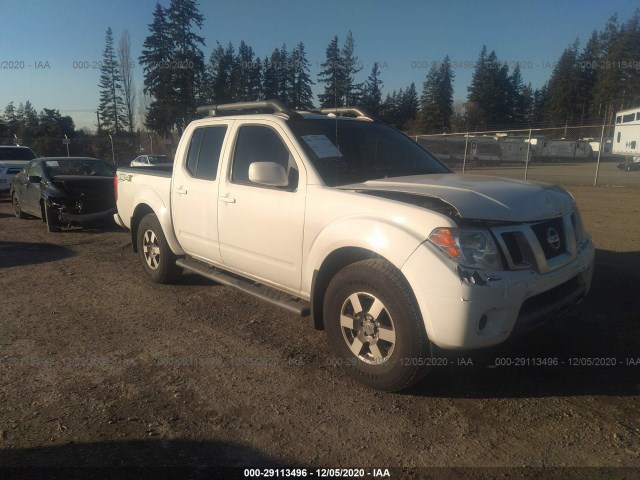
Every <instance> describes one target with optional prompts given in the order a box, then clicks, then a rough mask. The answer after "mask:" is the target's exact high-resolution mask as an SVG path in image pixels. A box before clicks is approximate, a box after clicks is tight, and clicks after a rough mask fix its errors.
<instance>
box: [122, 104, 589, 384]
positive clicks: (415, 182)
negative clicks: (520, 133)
mask: <svg viewBox="0 0 640 480" xmlns="http://www.w3.org/2000/svg"><path fill="white" fill-rule="evenodd" d="M207 110H211V111H212V112H214V113H215V114H214V115H211V116H209V117H207V118H204V119H201V120H196V121H194V122H192V123H191V124H190V125H189V126H188V127H187V128H186V129H185V131H184V133H183V135H182V138H181V140H180V143H179V145H178V149H177V152H176V162H175V165H174V168H173V172H169V171H162V170H160V169H157V170H152V169H148V170H146V171H143V170H145V169H134V168H120V169H118V171H117V182H116V188H117V195H116V198H117V208H118V214H117V215H116V217H115V220H116V222H117V223H118V224H119V225H121V226H123V227H125V228H128V229H130V230H131V238H132V243H133V248H134V250H135V251H137V252H138V254H139V256H140V259H141V262H142V265H143V267H144V268H145V270H146V271H147V273H148V274H149V275H150V276H151V279H152V280H153V281H155V282H159V283H165V282H170V281H172V280H174V279H175V278H176V275H177V274H178V273H179V272H180V270H181V269H185V270H188V271H191V272H194V273H197V274H199V275H202V276H205V277H207V278H210V279H213V280H214V281H216V282H218V283H222V284H225V285H229V286H231V287H234V288H237V289H240V290H242V291H244V292H246V293H249V294H252V295H254V296H256V297H259V298H261V299H263V300H266V301H268V302H271V303H273V304H276V305H279V306H281V307H284V308H286V309H287V310H289V311H292V312H296V313H298V314H300V315H303V316H304V315H311V317H312V319H313V322H312V323H313V325H314V326H315V327H316V328H317V329H320V330H326V332H327V336H328V338H329V343H330V345H331V347H332V348H333V351H334V354H335V357H336V358H335V359H334V360H335V362H336V364H337V365H342V366H343V367H345V368H346V369H347V370H348V372H349V373H350V374H351V375H352V376H353V377H355V378H356V379H358V380H359V381H361V382H362V383H364V384H366V385H369V386H371V387H374V388H378V389H381V390H399V389H402V388H405V387H407V386H409V385H411V384H413V383H415V382H417V381H418V380H420V379H421V378H422V376H423V374H424V373H425V372H426V371H427V370H428V368H429V367H430V366H432V365H435V364H436V363H435V362H434V359H433V358H432V357H431V355H432V353H431V352H432V349H431V346H432V344H433V345H437V346H438V347H441V348H443V349H450V350H467V349H476V348H484V347H490V346H492V345H497V344H499V343H501V342H504V341H505V340H506V339H507V338H508V337H509V336H510V335H512V333H514V332H516V331H522V332H526V331H527V330H528V329H530V328H533V327H535V326H537V325H539V324H541V323H543V322H544V320H546V319H548V318H552V317H553V316H557V315H559V314H561V313H563V312H564V311H566V310H567V309H568V308H570V307H571V306H573V305H575V304H576V303H578V302H580V301H581V300H582V299H583V298H584V297H585V295H586V294H587V292H588V290H589V288H590V285H591V278H592V273H593V260H594V246H593V243H592V242H591V239H590V237H589V235H587V233H585V231H584V230H583V227H582V223H581V220H580V214H579V212H578V209H577V206H576V203H575V201H574V199H573V197H572V196H571V195H570V194H569V193H568V192H567V191H566V190H564V189H563V188H561V187H558V186H554V185H550V184H545V183H535V182H526V181H520V180H512V179H505V178H498V177H490V176H484V175H458V174H455V173H452V172H451V171H450V170H449V169H448V168H447V167H446V166H445V165H443V164H442V163H440V161H438V160H437V159H436V158H435V157H434V156H433V155H431V154H430V153H429V152H428V151H426V150H424V149H423V148H422V147H421V146H419V145H418V144H417V143H416V142H414V141H413V140H411V139H410V138H409V137H407V136H406V135H404V134H402V133H401V132H399V131H398V130H395V129H393V128H391V127H389V126H387V125H384V124H382V123H381V122H378V121H374V120H373V119H371V118H369V117H367V116H366V115H365V114H364V113H363V112H362V111H361V110H358V109H354V108H346V109H339V110H338V111H337V112H336V109H332V110H330V111H327V112H325V111H323V112H324V113H325V114H322V113H317V112H314V113H310V112H296V111H291V110H289V109H287V108H286V107H284V106H283V105H282V104H281V103H279V102H275V101H266V102H249V103H244V104H229V105H222V106H221V105H219V106H217V107H213V106H212V107H207ZM265 110H271V111H272V113H256V111H265ZM329 112H331V113H334V112H336V113H338V114H339V113H343V114H344V115H348V114H353V115H355V116H356V118H346V117H339V116H336V115H333V116H332V115H330V114H329ZM150 308H152V307H150ZM239 308H241V307H240V306H239ZM211 309H212V311H215V309H216V306H215V305H212V306H211ZM150 314H151V312H150ZM287 322H289V320H283V321H282V322H281V323H280V324H273V325H270V326H266V325H265V327H264V328H275V329H286V328H287ZM282 334H283V335H286V334H287V333H286V332H282Z"/></svg>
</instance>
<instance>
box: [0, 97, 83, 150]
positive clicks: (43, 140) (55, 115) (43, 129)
mask: <svg viewBox="0 0 640 480" xmlns="http://www.w3.org/2000/svg"><path fill="white" fill-rule="evenodd" d="M65 135H66V136H67V137H68V138H74V137H76V135H77V133H76V130H75V125H74V123H73V119H72V118H71V117H69V116H67V115H61V114H60V111H59V110H56V109H52V108H43V109H42V110H41V111H40V112H39V113H38V112H37V111H36V109H35V108H34V107H33V105H32V104H31V102H30V101H28V100H27V101H26V102H25V103H20V104H19V105H18V106H17V107H16V106H15V105H14V102H9V103H8V104H7V106H6V107H5V109H4V112H3V114H2V115H1V116H0V139H7V140H8V141H9V142H12V143H19V144H21V145H28V146H30V147H31V148H32V149H33V150H34V151H36V152H47V154H51V155H53V154H56V155H66V147H65V146H64V145H63V143H62V139H63V138H65Z"/></svg>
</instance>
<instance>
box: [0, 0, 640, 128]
mask: <svg viewBox="0 0 640 480" xmlns="http://www.w3.org/2000/svg"><path fill="white" fill-rule="evenodd" d="M155 4H156V0H110V1H108V2H105V1H98V0H57V1H55V2H53V1H48V0H0V11H2V12H3V14H2V16H1V17H0V109H4V107H5V106H6V105H7V104H8V103H9V102H10V101H13V102H14V104H15V105H16V106H18V105H19V104H20V103H21V102H23V103H24V102H26V101H27V100H29V101H30V102H31V103H32V105H33V106H34V107H35V108H36V109H37V110H38V111H40V110H41V109H43V108H53V109H59V110H60V113H62V114H63V115H70V116H71V117H73V119H74V121H75V123H76V127H77V128H81V127H84V128H88V129H91V130H93V129H95V124H96V114H95V111H96V109H97V106H98V101H99V90H98V80H99V75H100V72H99V68H98V67H97V65H98V62H99V61H100V60H101V59H102V52H103V50H104V46H105V33H106V30H107V28H108V27H111V29H112V30H113V32H114V38H115V41H116V44H117V41H118V39H119V37H120V35H121V33H122V31H123V30H124V29H127V30H128V31H129V33H130V35H131V55H132V57H133V58H134V59H137V58H138V56H139V55H140V52H141V50H142V45H143V43H144V40H145V38H146V37H147V36H148V34H149V29H148V25H149V24H150V23H151V21H152V14H153V10H154V7H155ZM160 4H161V5H163V6H165V7H166V6H167V5H168V4H169V0H160ZM639 6H640V2H638V0H635V1H630V0H609V1H606V2H603V1H601V0H565V1H562V0H553V1H550V0H536V1H534V2H531V1H527V2H525V1H520V0H510V1H508V0H485V1H474V0H448V1H447V0H436V1H418V0H395V1H379V0H342V1H339V0H322V1H320V0H273V1H268V0H235V1H231V0H226V1H224V0H199V7H200V12H201V13H202V14H203V16H204V25H203V29H202V30H201V31H200V32H199V34H200V35H202V36H203V37H204V38H205V42H206V46H205V47H203V52H204V54H205V58H206V59H208V58H209V55H210V54H211V51H212V50H213V49H214V48H215V46H216V42H217V41H218V42H220V43H222V44H223V45H226V44H227V43H228V42H232V43H233V45H234V46H235V48H236V49H237V47H238V45H239V44H240V41H241V40H244V41H245V42H246V43H247V44H248V45H250V46H251V47H252V48H253V49H254V51H255V52H256V54H257V55H258V56H259V57H260V58H264V57H265V56H266V55H270V54H271V52H272V51H273V49H274V48H276V47H280V46H281V45H282V44H286V45H287V47H288V49H289V51H290V50H291V49H292V48H293V47H294V46H295V45H296V44H297V43H299V42H303V43H304V44H305V49H306V51H307V58H308V60H309V61H310V63H311V74H312V78H313V79H314V80H316V74H317V72H318V71H320V64H321V63H322V61H323V60H324V58H325V50H326V47H327V45H328V43H329V42H330V41H331V39H332V38H333V36H334V35H337V36H338V38H339V41H340V44H342V43H343V41H344V39H345V37H346V35H347V33H348V32H349V31H351V32H352V33H353V36H354V39H355V42H356V55H357V56H358V58H359V60H360V65H361V66H362V67H363V68H362V71H361V72H359V74H358V78H357V80H358V81H365V80H366V78H367V76H368V75H369V73H370V72H371V68H372V67H373V64H374V63H375V62H378V64H379V65H380V70H381V75H380V79H381V80H382V81H383V84H384V85H383V94H384V95H386V94H387V93H391V92H392V91H393V90H398V89H400V88H406V87H407V86H408V85H409V84H410V83H411V82H415V84H416V88H417V90H418V93H420V92H421V91H422V84H423V82H424V80H425V77H426V75H427V72H428V70H429V68H430V67H431V62H434V61H435V62H438V61H441V60H442V59H443V58H444V56H445V55H449V57H450V59H451V61H452V63H453V67H454V73H455V81H454V100H455V101H456V102H463V101H464V100H465V99H466V96H467V86H468V85H469V82H470V80H471V76H472V74H473V62H474V61H475V60H476V59H477V58H478V55H479V53H480V50H481V48H482V46H483V45H486V46H487V49H488V51H491V50H495V52H496V54H497V56H498V59H499V60H501V61H506V62H507V63H508V64H509V65H511V66H512V67H513V66H515V64H516V62H519V63H520V68H521V71H522V75H523V79H524V81H525V83H531V85H532V86H533V88H538V87H541V86H542V85H543V84H544V83H545V81H546V80H547V79H548V78H549V75H550V74H551V71H552V69H553V66H554V62H556V61H557V60H558V58H559V57H560V55H561V53H562V51H563V50H564V49H565V48H566V47H567V46H568V45H569V44H570V43H572V42H573V41H574V40H575V39H576V38H578V39H579V40H580V41H581V46H583V45H584V43H585V42H586V41H587V39H588V38H589V36H590V35H591V33H592V32H593V31H594V30H602V29H603V28H604V26H605V23H606V21H607V20H608V19H609V17H610V16H611V15H613V14H615V13H617V14H618V17H619V19H620V21H621V22H624V21H625V20H627V19H628V18H629V17H630V16H631V15H632V13H633V11H634V10H635V9H636V8H638V7H639ZM134 75H135V77H134V82H135V86H136V89H137V90H141V88H142V82H143V79H142V67H140V66H139V65H136V67H135V68H134ZM321 88H322V86H321V85H318V84H316V85H315V86H314V92H315V93H316V94H317V93H319V92H320V91H321ZM138 96H139V97H141V94H140V93H139V94H138Z"/></svg>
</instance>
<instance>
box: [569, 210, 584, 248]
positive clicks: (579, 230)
mask: <svg viewBox="0 0 640 480" xmlns="http://www.w3.org/2000/svg"><path fill="white" fill-rule="evenodd" d="M571 223H572V224H573V233H574V235H575V237H576V243H582V239H583V238H584V226H583V225H582V217H581V216H580V212H579V211H578V209H577V208H574V210H573V213H572V214H571Z"/></svg>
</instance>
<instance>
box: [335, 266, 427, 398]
mask: <svg viewBox="0 0 640 480" xmlns="http://www.w3.org/2000/svg"><path fill="white" fill-rule="evenodd" d="M324 325H325V329H326V331H327V337H328V339H329V343H330V345H331V348H332V349H333V352H334V354H335V356H336V359H335V360H336V363H337V364H338V365H342V366H343V367H345V368H346V370H347V372H348V373H349V375H351V376H352V377H353V378H355V379H356V380H358V381H359V382H361V383H363V384H365V385H367V386H368V387H371V388H375V389H377V390H383V391H398V390H402V389H405V388H407V387H409V386H411V385H414V384H415V383H417V382H419V381H420V380H422V378H423V377H424V375H425V374H426V373H427V368H426V367H427V365H428V362H427V361H425V359H426V358H427V357H429V356H430V351H431V343H430V342H429V340H428V338H427V335H426V333H425V331H424V325H423V323H422V317H421V315H420V313H419V310H418V307H417V305H416V301H415V299H414V295H413V293H412V291H411V289H410V288H409V286H408V284H407V282H406V281H405V280H404V278H403V277H402V276H401V274H400V272H399V271H398V270H397V269H396V268H395V267H393V265H391V264H390V263H389V262H387V261H385V260H381V259H375V260H363V261H360V262H356V263H353V264H351V265H349V266H347V267H345V268H343V269H342V270H340V271H339V272H338V273H337V274H336V276H335V277H334V278H333V279H332V280H331V282H330V283H329V286H328V288H327V291H326V294H325V299H324Z"/></svg>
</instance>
